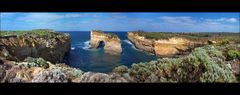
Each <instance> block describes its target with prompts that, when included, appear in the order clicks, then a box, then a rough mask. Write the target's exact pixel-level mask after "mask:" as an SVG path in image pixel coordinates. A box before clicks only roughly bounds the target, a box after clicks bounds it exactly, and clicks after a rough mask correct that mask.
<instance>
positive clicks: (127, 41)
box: [123, 40, 154, 55]
mask: <svg viewBox="0 0 240 95" xmlns="http://www.w3.org/2000/svg"><path fill="white" fill-rule="evenodd" d="M123 41H124V42H126V43H128V44H130V45H131V46H132V48H133V49H135V50H138V51H142V52H144V51H143V50H140V49H137V48H136V47H135V46H134V44H133V43H132V42H130V41H129V40H123ZM145 53H146V54H148V55H154V54H153V53H149V52H145Z"/></svg>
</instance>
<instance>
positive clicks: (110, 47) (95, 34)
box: [90, 30, 122, 55]
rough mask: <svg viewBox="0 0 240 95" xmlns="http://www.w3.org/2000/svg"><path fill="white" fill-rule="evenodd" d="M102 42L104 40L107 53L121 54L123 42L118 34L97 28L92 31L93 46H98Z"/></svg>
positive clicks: (91, 42)
mask: <svg viewBox="0 0 240 95" xmlns="http://www.w3.org/2000/svg"><path fill="white" fill-rule="evenodd" d="M100 42H104V44H105V45H104V50H105V52H106V53H110V54H115V55H119V54H121V52H122V47H121V42H120V39H119V38H118V36H117V35H115V34H109V33H103V32H101V31H95V30H93V31H91V41H90V44H91V48H98V47H99V44H100Z"/></svg>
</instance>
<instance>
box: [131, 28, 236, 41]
mask: <svg viewBox="0 0 240 95" xmlns="http://www.w3.org/2000/svg"><path fill="white" fill-rule="evenodd" d="M132 33H137V34H138V35H140V36H144V37H145V38H147V39H156V40H158V39H169V38H172V37H183V38H187V39H189V40H193V41H206V40H218V41H221V40H224V41H226V40H227V41H234V42H237V43H240V33H231V32H144V31H141V30H139V31H132Z"/></svg>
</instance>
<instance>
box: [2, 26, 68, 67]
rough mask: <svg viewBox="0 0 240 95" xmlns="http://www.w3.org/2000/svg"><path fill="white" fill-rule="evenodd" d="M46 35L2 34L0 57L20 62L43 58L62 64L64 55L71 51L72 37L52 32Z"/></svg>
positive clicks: (36, 33) (37, 33) (38, 33)
mask: <svg viewBox="0 0 240 95" xmlns="http://www.w3.org/2000/svg"><path fill="white" fill-rule="evenodd" d="M39 31H43V30H39ZM42 33H43V32H42ZM44 33H45V34H40V32H35V34H34V33H30V32H29V33H26V34H24V35H3V34H1V35H0V57H1V56H2V57H3V58H6V59H7V60H12V61H18V62H19V61H23V60H24V59H25V58H27V57H34V58H38V57H42V58H43V59H45V60H47V61H50V62H53V63H57V62H62V61H63V58H64V55H65V54H66V53H68V52H69V50H70V35H69V34H66V33H57V32H51V31H49V32H44Z"/></svg>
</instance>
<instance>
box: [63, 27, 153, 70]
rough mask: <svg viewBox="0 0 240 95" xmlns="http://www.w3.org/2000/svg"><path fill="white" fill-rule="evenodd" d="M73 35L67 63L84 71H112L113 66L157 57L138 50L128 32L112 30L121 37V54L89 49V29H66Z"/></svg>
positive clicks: (129, 64) (129, 65) (66, 57)
mask: <svg viewBox="0 0 240 95" xmlns="http://www.w3.org/2000/svg"><path fill="white" fill-rule="evenodd" d="M62 32H63V31H62ZM64 32H65V33H69V34H70V35H71V51H70V53H69V54H68V55H66V56H65V63H66V64H68V65H70V66H71V67H75V68H79V69H81V70H83V71H93V72H104V73H107V72H111V71H112V69H113V68H115V67H117V66H120V65H126V66H128V67H131V65H132V64H133V63H139V62H148V61H151V60H155V59H157V57H156V56H154V55H153V54H150V53H146V52H143V51H141V50H137V49H136V48H135V47H134V46H133V45H132V43H131V42H129V41H128V39H127V32H120V31H116V32H112V33H115V34H117V35H118V37H119V38H120V39H121V44H122V49H123V52H122V54H121V55H119V56H117V55H110V54H107V53H105V52H104V50H103V48H102V47H100V48H98V49H89V44H90V43H89V42H90V32H89V31H64Z"/></svg>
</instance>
